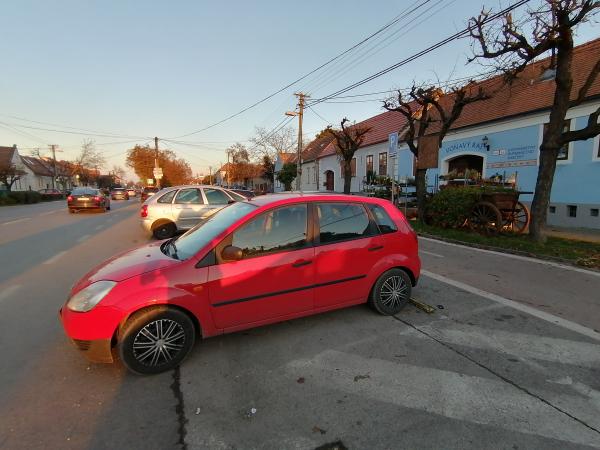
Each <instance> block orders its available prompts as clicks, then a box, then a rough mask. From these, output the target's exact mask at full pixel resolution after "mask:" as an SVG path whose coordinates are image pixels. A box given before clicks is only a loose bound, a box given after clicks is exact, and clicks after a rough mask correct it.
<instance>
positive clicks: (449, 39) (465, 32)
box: [309, 0, 530, 106]
mask: <svg viewBox="0 0 600 450" xmlns="http://www.w3.org/2000/svg"><path fill="white" fill-rule="evenodd" d="M529 1H530V0H520V1H518V2H516V3H514V4H513V5H512V6H509V7H507V8H505V9H503V10H502V11H500V12H498V13H496V14H493V15H490V16H488V17H487V19H485V21H484V23H489V22H491V21H493V20H495V19H497V18H499V17H502V16H504V15H505V14H507V13H509V12H510V11H512V10H513V9H516V8H518V7H520V6H522V5H524V4H526V3H528V2H529ZM470 31H471V27H466V28H465V29H463V30H461V31H459V32H457V33H455V34H453V35H451V36H448V37H447V38H445V39H443V40H441V41H439V42H437V43H436V44H434V45H432V46H430V47H427V48H426V49H424V50H421V51H420V52H418V53H415V54H414V55H411V56H409V57H408V58H405V59H403V60H402V61H399V62H397V63H396V64H393V65H391V66H389V67H386V68H385V69H382V70H380V71H379V72H376V73H374V74H373V75H370V76H368V77H366V78H363V79H362V80H360V81H357V82H355V83H353V84H351V85H349V86H347V87H345V88H343V89H339V90H338V91H336V92H334V93H332V94H329V95H327V96H325V97H323V98H321V99H319V100H315V101H313V102H312V103H310V105H309V106H314V105H316V104H318V103H322V102H324V101H325V100H328V99H330V98H333V97H336V96H338V95H340V94H343V93H345V92H348V91H351V90H352V89H355V88H357V87H359V86H362V85H363V84H365V83H368V82H369V81H372V80H374V79H376V78H379V77H381V76H383V75H385V74H387V73H388V72H391V71H392V70H395V69H397V68H399V67H401V66H404V65H406V64H408V63H409V62H412V61H414V60H416V59H418V58H420V57H422V56H424V55H426V54H428V53H431V52H432V51H434V50H437V49H438V48H440V47H442V46H444V45H446V44H448V43H450V42H452V41H455V40H457V39H460V38H463V37H466V36H467V35H468V34H469V32H470Z"/></svg>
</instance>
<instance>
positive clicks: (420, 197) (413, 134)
mask: <svg viewBox="0 0 600 450" xmlns="http://www.w3.org/2000/svg"><path fill="white" fill-rule="evenodd" d="M488 98H490V94H488V93H486V92H484V90H483V88H482V87H481V86H476V85H473V84H471V83H469V84H467V85H466V86H460V87H454V88H451V90H450V91H449V92H448V93H444V91H443V90H442V89H441V88H439V87H436V86H425V87H419V86H417V85H415V84H413V86H412V87H411V89H410V91H409V93H408V94H403V93H402V91H398V94H397V97H396V98H393V99H389V100H385V101H384V103H383V107H384V108H385V109H387V110H388V111H397V112H399V113H400V114H402V115H403V116H404V118H405V119H406V125H405V128H404V129H403V130H399V131H400V132H401V133H402V132H404V136H403V140H404V141H405V142H406V145H407V146H408V148H409V150H410V151H411V152H412V154H413V155H414V156H415V158H416V159H417V169H416V175H415V182H416V191H417V192H416V194H417V211H418V217H419V220H420V221H423V219H424V218H425V198H426V195H427V183H426V174H427V169H426V168H424V167H420V166H419V164H418V160H419V156H420V154H419V153H420V151H419V150H420V149H421V148H423V145H424V140H425V137H426V135H427V134H435V135H436V136H437V145H438V147H439V146H440V145H441V143H442V141H443V139H444V137H445V136H446V134H447V133H448V130H450V127H452V125H453V124H454V122H456V120H457V119H458V118H459V117H460V115H461V114H462V111H463V109H464V108H465V106H467V105H469V104H471V103H475V102H478V101H481V100H485V99H488ZM433 125H435V129H434V128H433Z"/></svg>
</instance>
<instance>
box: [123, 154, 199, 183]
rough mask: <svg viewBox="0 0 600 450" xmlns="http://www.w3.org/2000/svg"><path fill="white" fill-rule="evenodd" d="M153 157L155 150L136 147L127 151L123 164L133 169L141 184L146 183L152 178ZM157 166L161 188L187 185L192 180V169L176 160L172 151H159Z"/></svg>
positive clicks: (181, 161)
mask: <svg viewBox="0 0 600 450" xmlns="http://www.w3.org/2000/svg"><path fill="white" fill-rule="evenodd" d="M155 156H156V151H155V149H153V148H150V147H149V146H147V145H145V146H141V145H136V146H135V147H133V148H132V149H129V150H128V151H127V158H126V159H125V164H126V165H127V167H130V168H131V169H133V171H134V172H135V174H136V175H137V176H138V177H139V178H140V180H142V182H144V183H146V180H148V179H150V178H153V177H154V175H153V169H154V158H155ZM158 164H159V166H160V167H161V168H162V169H163V178H162V179H161V186H171V185H178V184H187V183H188V182H189V181H190V180H191V179H192V169H191V168H190V166H189V164H188V163H187V162H186V161H185V160H184V159H178V158H177V155H175V153H174V152H173V151H172V150H168V149H164V150H159V152H158Z"/></svg>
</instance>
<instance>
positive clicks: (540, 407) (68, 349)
mask: <svg viewBox="0 0 600 450" xmlns="http://www.w3.org/2000/svg"><path fill="white" fill-rule="evenodd" d="M112 206H113V210H112V211H110V212H108V213H106V214H100V213H80V214H75V215H70V214H68V212H67V211H66V208H65V205H64V204H63V203H62V202H53V203H45V204H38V205H26V206H18V207H4V208H0V255H1V256H0V257H1V259H0V261H1V265H0V356H1V358H2V362H1V365H0V368H1V369H0V448H2V449H4V448H6V449H37V448H48V449H71V448H72V449H84V448H91V449H109V448H110V449H114V448H128V449H135V448H143V449H171V448H173V449H177V448H184V447H185V448H190V449H194V448H210V449H212V448H222V449H229V448H238V449H243V448H265V449H271V448H272V449H287V448H290V449H313V448H317V447H318V446H321V445H324V444H332V443H336V442H338V441H341V442H342V443H343V445H344V446H345V447H346V448H349V449H365V448H369V449H378V448H382V449H387V448H407V449H415V448H445V449H453V448H456V449H462V448H473V449H481V448H503V449H504V448H506V449H525V448H527V449H530V448H540V449H578V448H600V376H598V375H599V373H600V334H599V333H598V332H597V330H598V328H599V327H600V295H599V294H598V292H600V276H599V275H600V274H598V273H592V272H586V271H582V270H577V269H573V268H569V267H561V266H559V265H554V264H546V263H539V262H535V261H531V260H527V259H523V258H515V257H509V256H506V255H498V254H494V253H489V252H482V251H476V250H473V249H467V248H462V247H456V246H452V245H447V244H442V243H439V242H432V241H428V240H421V250H422V252H421V254H422V260H423V267H424V273H423V276H422V278H421V280H420V283H419V287H418V288H417V289H415V291H414V296H415V297H416V298H418V299H419V300H422V301H424V302H426V303H428V304H430V305H433V306H434V307H435V308H436V311H435V313H434V314H431V315H428V314H425V313H423V312H421V311H420V310H418V309H416V308H414V307H413V306H409V307H407V308H406V309H405V310H404V311H403V312H402V313H401V314H399V315H398V316H397V317H382V316H379V315H377V314H375V313H373V312H372V311H371V310H369V309H368V308H367V307H366V306H358V307H354V308H349V309H345V310H340V311H335V312H331V313H328V314H322V315H319V316H314V317H307V318H303V319H299V320H295V321H289V322H283V323H280V324H276V325H272V326H267V327H262V328H258V329H254V330H250V331H246V332H240V333H235V334H231V335H227V336H220V337H216V338H212V339H208V340H206V341H205V342H202V343H200V344H199V345H198V346H197V347H196V348H195V349H194V351H193V352H192V354H191V355H190V357H189V358H188V359H187V360H186V361H185V363H184V364H183V366H182V367H181V368H180V369H179V370H176V371H173V372H171V373H166V374H162V375H159V376H153V377H138V376H134V375H131V374H129V373H127V372H126V371H125V370H124V369H123V368H122V367H120V366H119V365H94V364H88V363H87V362H86V361H85V360H84V359H83V358H82V357H81V355H79V354H78V353H77V351H76V350H75V349H74V348H73V347H72V345H71V344H70V343H69V342H68V341H67V339H66V338H65V336H64V334H63V331H62V329H61V326H60V323H59V321H58V317H57V311H58V308H59V307H60V306H61V305H62V303H63V302H64V300H65V298H66V295H67V293H68V291H69V288H70V286H71V285H72V284H73V283H74V282H75V281H76V280H77V279H78V278H79V277H80V276H82V275H83V274H84V273H85V272H87V271H88V270H89V269H90V268H91V267H92V266H94V265H96V264H97V263H99V262H101V261H102V260H104V259H106V258H108V257H109V256H111V255H113V254H114V253H117V252H119V251H121V250H125V249H127V248H130V247H134V246H136V245H140V244H142V243H144V242H146V241H147V238H146V237H144V236H143V234H142V232H141V230H140V229H139V225H138V220H137V212H138V209H139V202H138V201H135V200H130V201H129V202H127V201H120V202H113V203H112ZM595 330H596V331H595Z"/></svg>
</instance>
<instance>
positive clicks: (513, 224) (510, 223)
mask: <svg viewBox="0 0 600 450" xmlns="http://www.w3.org/2000/svg"><path fill="white" fill-rule="evenodd" d="M530 218H531V216H530V214H529V209H528V208H527V206H525V205H524V204H523V203H521V202H517V204H516V205H515V208H514V210H512V211H506V212H505V213H504V224H503V229H505V230H509V231H512V232H514V233H519V234H521V233H523V232H524V231H525V230H526V229H527V227H528V226H529V220H530Z"/></svg>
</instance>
